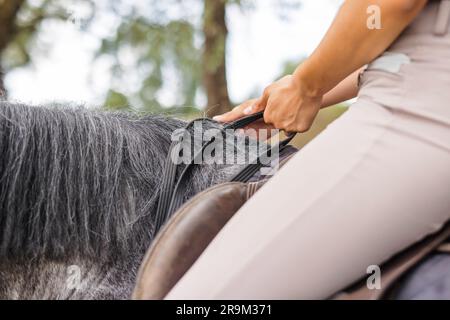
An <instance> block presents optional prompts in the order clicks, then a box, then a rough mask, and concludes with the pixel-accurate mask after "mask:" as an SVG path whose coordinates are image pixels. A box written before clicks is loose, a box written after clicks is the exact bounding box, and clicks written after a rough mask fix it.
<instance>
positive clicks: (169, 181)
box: [155, 111, 295, 234]
mask: <svg viewBox="0 0 450 320" xmlns="http://www.w3.org/2000/svg"><path fill="white" fill-rule="evenodd" d="M263 115H264V112H263V111H261V112H258V113H255V114H252V115H250V116H247V117H244V118H241V119H238V120H236V121H234V122H231V123H228V124H227V125H225V126H224V127H223V130H222V131H221V133H223V132H224V130H227V129H233V130H236V129H239V128H243V127H245V126H247V125H249V124H251V123H253V122H255V121H257V120H260V119H262V118H263ZM202 120H205V118H200V119H195V120H193V121H191V122H189V123H188V124H187V125H186V126H185V127H184V130H185V131H186V130H188V129H189V128H190V127H191V126H192V125H193V124H194V123H195V122H196V121H202ZM294 136H295V134H291V135H289V136H288V138H286V139H285V140H283V141H281V142H279V143H278V144H276V145H275V146H273V147H271V148H269V149H268V150H267V151H265V152H263V153H262V154H260V155H258V156H257V158H256V162H255V163H250V164H248V165H246V166H245V167H244V168H243V169H242V170H241V171H239V172H238V173H237V174H236V175H234V176H233V177H232V178H231V179H229V181H230V182H248V181H249V180H250V179H251V177H252V176H253V175H254V174H256V173H257V172H258V170H260V169H261V168H262V167H263V164H262V163H261V158H262V157H263V156H267V155H270V154H271V153H272V152H273V151H275V150H277V149H279V151H282V150H283V149H284V148H285V147H286V146H287V145H288V143H289V142H290V141H291V140H292V138H294ZM215 140H216V139H215V137H212V138H211V139H210V140H209V141H207V142H206V143H205V144H204V145H203V146H202V148H201V150H200V151H199V152H197V153H196V154H195V155H194V156H193V157H192V158H191V159H190V161H189V163H188V164H187V165H186V166H185V168H184V169H183V171H182V172H181V174H180V176H179V178H178V179H177V180H176V179H175V178H176V173H177V169H178V167H179V166H180V165H181V164H175V163H174V162H173V161H172V157H171V155H172V152H176V154H180V151H181V150H180V148H181V144H180V143H177V141H173V142H172V144H171V145H170V148H169V152H168V153H167V157H166V160H165V163H164V171H163V177H162V183H161V190H160V194H159V198H158V207H157V211H156V222H155V234H156V233H158V231H159V230H160V229H161V227H162V226H163V225H164V224H165V223H166V221H167V220H168V219H169V218H170V216H171V215H172V214H173V213H174V212H175V211H176V210H177V209H178V208H179V207H180V206H181V205H182V204H183V200H184V199H183V193H182V192H181V191H182V187H183V185H184V184H186V183H188V182H189V181H188V176H187V174H188V173H189V172H190V170H192V168H193V166H194V165H196V163H197V161H196V160H198V159H199V157H202V155H203V152H204V150H205V148H206V147H207V146H209V145H210V144H211V143H213V142H214V141H215Z"/></svg>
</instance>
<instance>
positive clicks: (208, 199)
mask: <svg viewBox="0 0 450 320" xmlns="http://www.w3.org/2000/svg"><path fill="white" fill-rule="evenodd" d="M285 162H286V161H284V163H285ZM282 164H283V163H281V165H282ZM265 181H266V180H263V181H260V182H252V183H242V182H228V183H224V184H220V185H217V186H214V187H212V188H210V189H208V190H205V191H203V192H201V193H199V194H198V195H196V196H195V197H193V198H192V199H191V200H190V201H188V202H187V203H185V204H184V205H183V206H182V207H180V209H178V210H177V211H176V212H175V214H174V215H173V216H172V217H171V218H170V219H169V220H168V222H167V223H166V224H165V225H164V226H163V228H162V229H161V230H160V232H159V233H158V235H157V237H156V238H155V240H154V241H153V243H152V245H151V246H150V248H149V249H148V251H147V253H146V255H145V258H144V259H143V262H142V264H141V267H140V271H139V273H138V277H137V280H136V286H135V289H134V292H133V296H132V298H133V299H163V298H164V297H165V296H166V295H167V293H168V292H169V291H170V290H171V289H172V287H173V286H174V285H175V284H176V283H177V282H178V280H180V279H181V277H182V276H183V275H184V274H185V273H186V271H187V270H188V269H189V268H190V267H191V266H192V265H193V263H194V262H195V261H196V260H197V258H198V257H199V256H200V255H201V253H202V252H203V251H204V250H205V248H206V247H207V246H208V245H209V243H210V242H211V241H212V239H213V238H214V237H215V236H216V235H217V234H218V233H219V231H220V230H221V229H222V227H223V226H224V225H225V224H226V223H227V222H228V220H230V218H231V217H232V216H233V215H234V214H235V213H236V212H237V211H238V210H239V208H240V207H241V206H242V205H243V204H244V203H245V202H246V201H247V200H248V199H250V198H251V197H252V196H253V195H254V194H255V192H256V191H257V190H258V189H259V188H260V187H261V186H262V185H263V184H264V183H265ZM449 237H450V223H449V224H447V225H446V226H445V227H444V228H442V229H441V231H439V232H438V233H436V234H433V235H431V236H429V237H427V238H426V239H424V240H423V241H421V242H419V243H417V244H415V245H413V246H411V247H410V248H408V249H406V250H405V251H403V252H401V253H399V254H397V255H396V256H394V257H393V258H392V259H391V260H389V261H388V262H386V263H385V264H383V265H382V266H381V270H382V277H381V284H382V285H381V287H382V289H381V290H370V289H368V288H367V285H366V281H365V279H362V280H361V281H359V282H357V283H356V284H353V285H352V286H350V287H349V288H347V289H346V290H344V291H343V292H340V293H338V294H336V295H335V296H334V297H332V299H338V300H352V299H356V300H366V299H372V300H373V299H386V298H389V297H390V296H389V295H390V294H391V293H392V291H393V289H394V288H395V287H396V285H398V284H399V283H400V282H401V281H400V280H401V279H402V278H403V277H404V276H405V275H407V274H408V273H409V272H410V271H411V270H413V268H414V267H415V266H417V265H418V264H419V263H420V262H422V261H424V260H425V259H426V258H427V257H429V256H430V255H431V254H432V253H433V252H436V250H439V251H440V252H445V253H448V254H450V242H447V241H448V240H449Z"/></svg>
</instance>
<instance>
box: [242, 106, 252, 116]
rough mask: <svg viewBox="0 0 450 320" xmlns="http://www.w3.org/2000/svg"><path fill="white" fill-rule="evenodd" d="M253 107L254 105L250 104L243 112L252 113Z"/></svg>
mask: <svg viewBox="0 0 450 320" xmlns="http://www.w3.org/2000/svg"><path fill="white" fill-rule="evenodd" d="M253 109H254V106H250V107H247V108H245V109H244V111H242V112H243V113H244V114H251V113H253Z"/></svg>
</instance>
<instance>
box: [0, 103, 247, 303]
mask: <svg viewBox="0 0 450 320" xmlns="http://www.w3.org/2000/svg"><path fill="white" fill-rule="evenodd" d="M184 125H185V123H184V122H183V121H180V120H175V119H171V118H168V117H163V116H156V115H154V116H145V117H140V116H138V115H135V114H129V113H111V112H102V111H94V110H87V109H84V108H82V107H61V106H59V107H55V106H51V107H33V106H27V105H24V104H12V103H8V102H0V298H21V299H23V298H37V299H42V298H83V299H84V298H85V299H89V298H128V297H129V296H130V293H131V290H132V288H133V285H134V279H135V276H136V273H137V269H138V267H139V263H140V261H141V259H142V256H143V254H144V253H145V250H146V249H147V247H148V246H149V244H150V242H151V240H152V238H153V236H154V234H153V231H152V230H153V222H154V214H155V206H156V201H157V198H158V191H159V189H158V188H159V185H160V180H161V176H162V170H163V163H164V159H165V157H166V153H167V151H168V148H169V145H170V142H171V141H170V135H171V133H172V131H173V130H175V129H177V128H180V127H183V126H184ZM207 125H208V126H210V127H213V126H218V125H217V124H214V123H213V122H208V123H207ZM238 169H239V168H238V167H236V166H217V165H214V166H213V165H211V166H206V165H202V166H200V167H199V168H197V169H196V170H195V172H194V173H193V175H192V177H191V183H190V186H189V188H188V189H187V190H186V197H189V196H192V195H194V194H196V193H198V192H199V191H201V190H204V189H205V188H207V187H209V186H211V185H213V184H216V183H219V182H222V181H224V180H225V179H226V178H228V177H230V176H231V175H232V174H233V173H234V172H236V171H237V170H238Z"/></svg>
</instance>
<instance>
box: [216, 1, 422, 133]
mask: <svg viewBox="0 0 450 320" xmlns="http://www.w3.org/2000/svg"><path fill="white" fill-rule="evenodd" d="M426 3H427V0H347V1H345V3H344V4H343V5H342V7H341V8H340V10H339V12H338V14H337V16H336V18H335V20H334V22H333V24H332V25H331V27H330V29H329V30H328V32H327V34H326V35H325V37H324V39H323V40H322V42H321V43H320V45H319V46H318V47H317V49H316V50H315V51H314V52H313V54H312V55H311V56H310V57H309V58H308V59H307V60H306V61H305V62H303V63H302V64H301V65H300V66H299V67H298V68H297V69H296V71H295V72H294V74H293V75H291V76H287V77H284V78H283V79H281V80H279V81H277V82H275V83H273V84H271V85H270V86H268V87H267V88H266V89H265V90H264V93H263V95H262V96H261V97H260V98H259V99H257V100H252V101H248V102H245V103H243V104H242V105H241V106H238V107H236V108H235V109H233V111H231V112H229V113H226V114H224V115H222V116H220V117H217V118H216V119H217V120H218V121H232V120H234V119H237V118H240V117H242V116H244V115H247V114H250V113H254V112H258V111H261V110H264V109H265V112H264V121H265V122H266V123H267V124H272V125H274V126H275V127H276V128H278V129H284V130H286V131H296V132H304V131H307V130H308V129H309V128H310V126H311V124H312V122H313V120H314V118H315V117H316V115H317V112H318V111H319V109H320V108H321V107H322V106H326V105H329V104H332V103H335V102H340V101H342V100H346V99H347V98H352V97H354V96H355V95H356V93H357V87H356V86H357V73H355V71H357V70H359V69H360V68H361V67H363V66H364V65H366V64H368V63H369V62H371V61H372V60H373V59H374V58H376V57H377V56H379V55H380V54H381V53H382V52H383V51H385V50H386V49H387V48H388V47H389V45H390V44H391V43H392V42H393V41H394V40H395V39H396V38H397V37H398V36H399V35H400V33H401V32H402V31H403V30H404V29H405V28H406V27H407V26H408V25H409V24H410V23H411V22H412V20H413V19H414V18H415V17H416V16H417V15H418V14H419V13H420V11H421V10H422V9H423V7H424V6H425V4H426ZM372 5H376V6H378V8H379V9H380V12H381V23H382V28H381V29H379V30H378V29H370V28H368V26H367V20H368V18H369V15H368V14H367V9H368V8H369V7H370V6H372ZM352 74H353V75H352ZM344 79H345V80H344ZM327 93H328V94H327Z"/></svg>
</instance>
